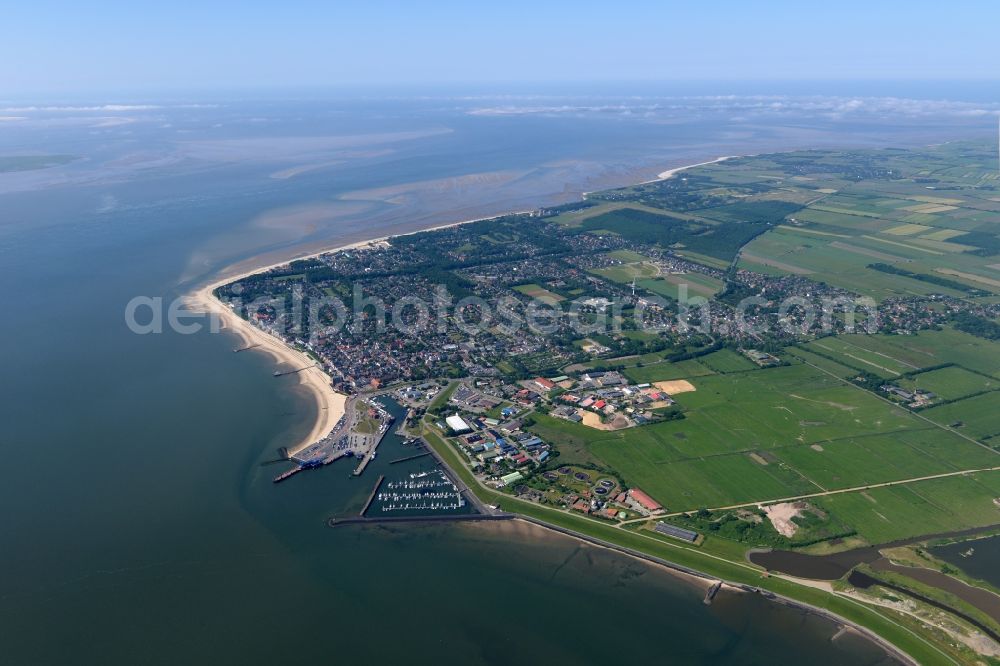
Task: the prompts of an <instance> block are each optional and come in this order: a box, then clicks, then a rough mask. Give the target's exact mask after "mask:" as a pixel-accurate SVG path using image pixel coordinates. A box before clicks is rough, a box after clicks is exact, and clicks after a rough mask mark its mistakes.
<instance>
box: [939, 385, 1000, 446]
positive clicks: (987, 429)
mask: <svg viewBox="0 0 1000 666" xmlns="http://www.w3.org/2000/svg"><path fill="white" fill-rule="evenodd" d="M921 414H923V415H924V416H926V417H927V418H929V419H930V420H932V421H934V422H935V423H940V424H942V425H947V426H951V427H953V428H955V429H956V430H957V431H959V432H961V433H962V434H964V435H967V436H969V437H974V438H976V439H978V440H983V439H986V438H989V437H993V436H994V435H998V434H1000V392H997V391H991V392H989V393H984V394H982V395H977V396H973V397H971V398H965V399H964V400H959V401H958V402H952V403H949V404H947V405H941V406H940V407H931V408H930V409H926V410H924V411H923V412H921Z"/></svg>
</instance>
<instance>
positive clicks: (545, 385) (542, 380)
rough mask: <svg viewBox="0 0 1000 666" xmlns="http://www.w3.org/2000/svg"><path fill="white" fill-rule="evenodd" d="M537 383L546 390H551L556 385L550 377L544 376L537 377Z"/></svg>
mask: <svg viewBox="0 0 1000 666" xmlns="http://www.w3.org/2000/svg"><path fill="white" fill-rule="evenodd" d="M535 384H537V385H538V386H539V387H540V388H542V389H543V390H545V391H551V390H552V389H554V388H555V387H556V385H555V383H554V382H550V381H549V380H548V379H545V378H544V377H536V378H535Z"/></svg>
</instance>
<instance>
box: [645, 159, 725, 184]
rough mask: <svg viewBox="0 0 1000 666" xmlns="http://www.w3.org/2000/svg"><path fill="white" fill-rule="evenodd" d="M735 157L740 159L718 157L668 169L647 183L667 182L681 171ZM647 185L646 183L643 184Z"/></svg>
mask: <svg viewBox="0 0 1000 666" xmlns="http://www.w3.org/2000/svg"><path fill="white" fill-rule="evenodd" d="M734 157H739V156H738V155H724V156H722V157H716V158H715V159H714V160H708V161H707V162H698V163H697V164H686V165H684V166H679V167H674V168H673V169H667V170H666V171H661V172H660V173H658V174H656V178H654V179H653V180H648V181H646V182H647V183H655V182H657V181H660V180H666V179H668V178H673V176H674V175H676V174H677V173H680V172H681V171H686V170H687V169H693V168H695V167H700V166H706V165H708V164H717V163H719V162H725V161H726V160H731V159H733V158H734ZM642 184H643V185H645V183H642Z"/></svg>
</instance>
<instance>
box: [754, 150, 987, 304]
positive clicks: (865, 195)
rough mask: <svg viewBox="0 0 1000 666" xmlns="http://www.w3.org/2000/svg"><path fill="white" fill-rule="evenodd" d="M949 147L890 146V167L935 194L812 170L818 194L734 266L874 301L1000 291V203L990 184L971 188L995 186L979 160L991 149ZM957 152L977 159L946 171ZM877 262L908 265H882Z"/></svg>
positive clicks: (905, 184) (907, 183)
mask: <svg viewBox="0 0 1000 666" xmlns="http://www.w3.org/2000/svg"><path fill="white" fill-rule="evenodd" d="M954 149H955V148H954V147H939V148H936V149H935V151H934V152H935V153H936V154H934V153H932V155H931V156H929V155H925V154H916V153H908V152H906V151H897V152H896V153H895V154H893V155H891V156H889V155H888V154H886V161H887V163H891V164H892V168H893V170H894V171H896V172H897V173H903V174H907V175H912V176H914V177H919V178H921V179H932V180H933V181H934V182H935V183H936V185H935V190H937V191H938V192H940V194H938V193H937V192H935V193H933V194H932V193H929V192H928V191H927V188H926V187H924V186H921V185H920V183H918V182H915V181H914V180H888V181H883V180H879V179H864V180H861V181H859V182H856V183H849V182H848V183H845V182H844V181H843V180H841V179H839V178H830V177H829V176H828V177H823V176H822V175H821V176H819V177H817V178H815V179H814V180H813V181H812V182H811V183H810V186H811V187H815V188H816V189H815V191H816V192H818V193H820V195H819V196H817V197H815V198H814V199H813V200H811V201H808V202H806V203H807V206H806V207H805V208H804V209H802V210H799V211H797V212H795V213H793V214H789V216H788V218H787V221H786V223H785V224H781V225H777V226H775V227H773V228H771V229H770V230H768V231H767V232H765V233H763V234H762V235H760V236H758V237H756V238H755V239H753V240H752V241H751V242H750V243H749V244H748V245H747V246H746V247H745V248H744V249H743V250H742V252H741V256H740V260H739V264H740V266H741V267H745V268H749V269H753V270H764V271H765V272H768V273H772V274H774V273H778V274H781V273H784V274H799V275H809V276H810V277H811V278H812V279H816V280H822V281H824V282H827V283H829V284H832V285H836V286H840V287H844V288H846V289H849V290H852V291H855V292H857V293H860V294H863V295H866V296H871V297H873V298H875V299H876V300H883V299H885V298H889V297H892V296H906V295H927V294H931V293H943V294H947V295H951V296H961V295H962V294H963V293H967V292H968V291H969V290H976V289H979V290H982V291H987V292H992V293H1000V281H998V280H997V278H1000V274H998V273H997V271H996V270H994V269H992V268H991V267H990V266H991V265H992V264H996V263H997V256H998V255H1000V214H998V207H997V205H996V203H997V202H995V201H992V200H990V199H988V198H986V196H985V195H987V194H989V193H990V192H991V191H992V190H984V191H979V192H977V191H975V190H970V189H967V188H968V186H969V185H973V186H978V185H982V184H989V185H992V182H993V181H992V179H993V178H995V174H992V173H987V171H986V170H985V164H986V163H987V161H988V159H989V158H990V157H992V159H994V160H995V156H987V155H986V152H985V149H984V148H983V147H981V146H968V145H966V146H963V147H962V148H960V150H964V151H965V152H963V153H961V156H960V157H959V155H958V154H956V153H953V152H952V151H953V150H954ZM958 159H961V160H962V161H963V163H964V164H968V163H969V161H972V162H976V163H977V166H976V167H973V168H971V169H970V168H968V167H964V166H963V167H961V168H959V169H952V168H951V165H952V164H954V163H955V161H957V160H958ZM980 165H982V166H980ZM831 176H832V174H831ZM827 178H829V180H827ZM970 179H972V180H974V181H975V182H971V183H970V182H969V181H970ZM874 263H882V264H886V265H889V266H892V267H894V268H901V269H905V273H904V274H895V273H892V272H887V271H880V270H877V269H875V268H872V266H871V265H872V264H874ZM941 278H946V279H941Z"/></svg>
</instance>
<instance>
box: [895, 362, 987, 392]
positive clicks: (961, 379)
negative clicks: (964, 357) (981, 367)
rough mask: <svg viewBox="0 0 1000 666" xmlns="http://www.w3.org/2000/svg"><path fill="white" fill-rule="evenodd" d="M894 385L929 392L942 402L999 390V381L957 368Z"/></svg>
mask: <svg viewBox="0 0 1000 666" xmlns="http://www.w3.org/2000/svg"><path fill="white" fill-rule="evenodd" d="M896 384H898V385H899V386H901V387H903V388H905V389H909V390H913V389H917V388H919V389H923V390H925V391H931V392H932V393H935V394H936V395H938V396H939V397H940V398H942V399H944V400H957V399H958V398H963V397H965V396H968V395H972V394H973V393H981V392H982V391H992V390H996V389H997V388H1000V380H997V379H996V378H994V377H988V376H983V375H980V374H977V373H974V372H971V371H969V370H966V369H965V368H962V367H959V366H949V367H947V368H939V369H937V370H931V371H929V372H921V373H919V374H916V375H911V376H908V377H905V378H903V379H900V380H899V381H897V382H896Z"/></svg>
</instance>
